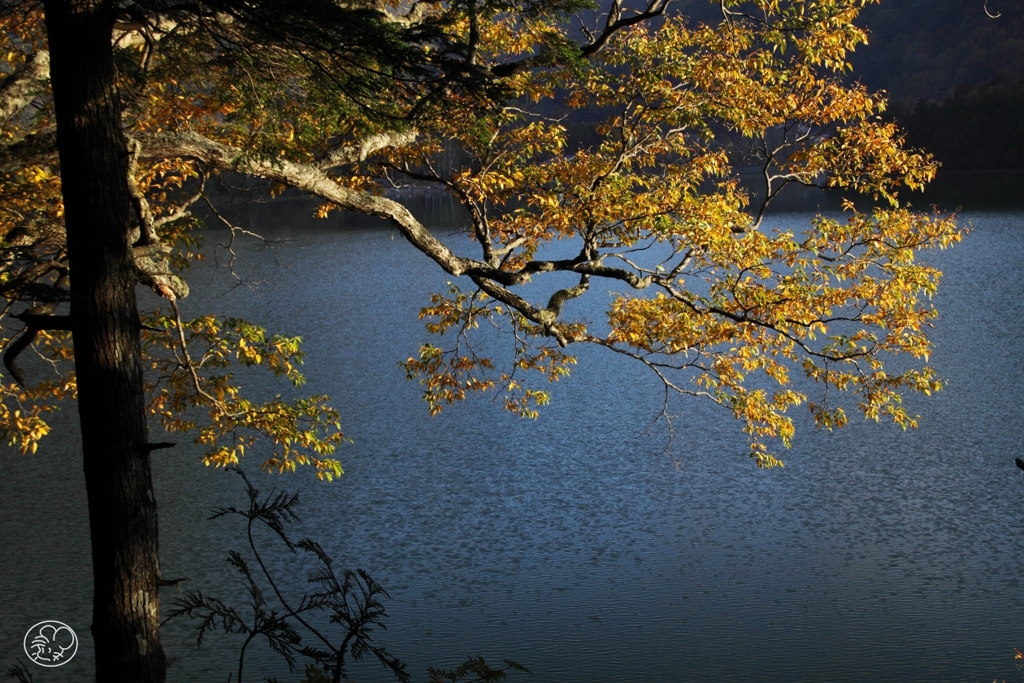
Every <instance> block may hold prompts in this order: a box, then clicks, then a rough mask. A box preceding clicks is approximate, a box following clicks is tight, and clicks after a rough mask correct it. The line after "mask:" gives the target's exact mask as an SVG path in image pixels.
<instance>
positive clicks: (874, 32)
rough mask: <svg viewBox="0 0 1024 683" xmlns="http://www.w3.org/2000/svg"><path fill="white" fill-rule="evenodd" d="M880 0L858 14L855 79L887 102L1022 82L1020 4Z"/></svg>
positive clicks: (1018, 0)
mask: <svg viewBox="0 0 1024 683" xmlns="http://www.w3.org/2000/svg"><path fill="white" fill-rule="evenodd" d="M988 9H989V11H990V12H992V13H993V14H995V13H1000V14H1001V16H1000V17H999V18H998V19H991V18H989V17H988V16H986V14H985V4H984V0H882V2H881V4H878V5H871V6H869V7H867V8H866V9H865V10H864V12H863V13H862V14H861V21H860V23H861V25H863V26H866V27H867V28H868V29H869V30H870V31H871V37H870V43H869V44H868V45H867V46H865V47H863V48H861V49H860V50H858V51H857V53H856V54H855V55H854V56H853V58H852V59H851V61H852V63H853V65H854V68H855V70H856V73H857V74H858V77H859V78H860V79H861V80H862V82H863V83H865V84H866V85H868V86H869V87H871V88H873V89H885V90H887V91H888V92H889V94H890V97H891V98H892V100H894V101H899V102H903V103H912V102H916V101H917V100H918V99H921V98H924V99H926V100H932V101H937V102H941V101H942V100H944V99H945V98H946V97H948V96H949V95H951V94H953V91H954V90H955V89H956V88H957V87H958V86H962V85H975V86H977V85H981V84H983V83H987V82H989V81H990V80H992V79H993V78H996V77H999V76H1002V77H1009V78H1010V79H1011V80H1016V81H1019V80H1022V79H1024V0H988Z"/></svg>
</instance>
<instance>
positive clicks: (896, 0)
mask: <svg viewBox="0 0 1024 683" xmlns="http://www.w3.org/2000/svg"><path fill="white" fill-rule="evenodd" d="M985 9H986V5H985V0H881V2H880V3H879V4H872V5H869V6H868V7H866V8H865V9H864V11H863V12H862V13H861V17H860V19H859V21H858V23H859V24H860V25H861V26H864V27H866V28H867V29H868V30H869V31H870V38H869V43H868V45H865V46H862V47H861V48H860V49H858V50H857V52H856V53H854V54H853V55H851V57H850V61H851V63H852V64H853V66H854V73H853V75H852V78H855V79H857V80H859V81H861V82H862V83H864V84H865V85H866V86H868V87H869V88H870V89H871V90H885V91H887V92H888V94H889V101H890V105H891V109H890V116H892V117H893V118H894V119H895V120H896V121H898V122H899V123H900V125H901V126H903V128H904V129H906V130H907V138H908V142H909V143H910V144H911V145H912V146H914V147H923V148H925V149H927V150H928V151H930V152H932V153H933V154H935V156H936V158H937V159H939V160H940V161H942V162H943V165H944V166H945V167H946V168H964V169H967V168H970V169H981V168H993V169H994V168H1021V167H1024V0H988V11H989V12H990V13H991V14H999V15H1000V16H999V17H998V18H995V19H993V18H991V17H990V16H988V15H987V14H986V11H985ZM680 11H681V12H682V13H684V14H686V15H687V16H689V17H691V18H692V19H693V20H694V21H703V22H708V23H712V22H715V23H717V22H718V21H720V20H721V13H720V11H719V10H718V7H717V4H716V3H713V2H709V1H708V0H684V2H682V5H681V8H680Z"/></svg>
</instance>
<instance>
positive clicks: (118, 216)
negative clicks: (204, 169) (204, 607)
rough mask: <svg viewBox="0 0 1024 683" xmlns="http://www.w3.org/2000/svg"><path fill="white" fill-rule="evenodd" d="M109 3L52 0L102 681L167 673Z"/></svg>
mask: <svg viewBox="0 0 1024 683" xmlns="http://www.w3.org/2000/svg"><path fill="white" fill-rule="evenodd" d="M112 5H113V3H111V2H109V0H107V1H104V0H45V2H44V6H45V10H46V28H47V33H48V37H49V47H50V58H51V65H50V74H51V81H52V84H53V94H54V103H55V107H56V115H57V147H58V150H59V152H60V165H61V182H62V184H63V195H64V209H65V221H66V225H67V248H68V260H69V262H70V268H71V317H72V327H73V332H72V334H73V339H74V348H75V371H76V374H77V378H78V411H79V416H80V419H81V423H82V447H83V455H84V469H85V482H86V491H87V495H88V500H89V528H90V533H91V536H92V563H93V586H94V596H93V623H92V635H93V640H94V643H95V650H96V680H97V681H98V683H107V682H108V681H109V682H111V683H151V682H161V681H163V680H164V678H165V668H166V661H165V658H164V653H163V650H162V648H161V647H160V634H159V626H160V614H159V611H160V597H159V579H160V565H159V559H158V555H157V550H158V543H157V514H156V503H155V501H154V499H153V482H152V477H151V472H150V463H149V449H148V448H147V443H148V433H147V432H148V430H147V426H146V411H145V393H144V387H143V377H142V353H141V346H140V340H139V329H140V328H139V315H138V310H137V308H136V303H135V285H136V281H137V276H136V273H135V268H134V263H133V260H132V256H131V250H130V249H131V245H130V244H129V242H128V240H129V234H130V227H131V213H130V196H129V193H128V187H127V182H126V173H127V166H128V159H127V143H126V140H125V136H124V132H123V130H122V128H121V103H120V99H119V97H118V93H117V89H116V83H115V69H114V62H113V51H112V48H111V31H112V28H113V19H114V14H113V12H114V8H113V6H112Z"/></svg>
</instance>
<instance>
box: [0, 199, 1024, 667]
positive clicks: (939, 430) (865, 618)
mask: <svg viewBox="0 0 1024 683" xmlns="http://www.w3.org/2000/svg"><path fill="white" fill-rule="evenodd" d="M415 208H416V210H417V211H419V212H421V215H422V216H423V217H424V220H426V221H428V222H433V223H435V224H439V223H445V224H451V223H452V216H453V215H455V214H451V213H450V211H451V207H449V206H448V205H446V204H445V202H444V201H442V200H436V199H430V200H426V199H424V200H419V201H418V203H416V204H415ZM246 212H248V215H247V216H242V217H241V218H240V220H245V221H248V223H249V224H250V225H252V226H253V227H259V228H261V229H263V230H264V231H266V232H267V233H268V234H270V235H272V236H273V237H275V238H288V241H285V242H282V243H279V244H276V245H274V246H272V247H270V248H262V247H259V248H257V246H254V245H248V246H243V247H242V248H241V250H240V254H239V257H240V258H239V260H238V262H237V264H236V265H237V274H238V275H239V276H240V277H241V278H242V281H243V282H245V283H246V284H247V285H249V286H242V287H239V286H235V285H236V284H237V281H236V280H235V278H234V277H233V276H232V274H231V273H229V272H228V271H227V270H225V269H224V268H220V269H217V268H214V267H213V265H212V263H208V264H207V265H204V266H199V267H197V269H196V271H195V272H194V273H193V275H192V277H191V282H192V285H193V296H192V297H190V298H189V299H188V300H187V301H185V302H184V303H183V305H184V306H185V311H184V312H185V313H186V314H198V313H200V312H207V311H211V310H212V311H216V312H220V313H223V314H233V315H243V316H245V317H247V318H249V319H250V320H253V321H254V322H259V323H261V324H265V325H267V326H268V328H270V329H272V330H275V331H280V332H287V333H289V334H298V335H301V336H302V337H303V340H304V348H305V350H306V353H307V363H306V368H305V369H306V372H307V375H308V378H309V384H308V385H307V387H306V389H305V391H306V392H308V393H314V392H324V393H329V394H330V395H331V396H332V397H333V398H334V400H335V403H336V405H337V407H338V408H339V409H340V411H341V414H342V416H343V424H344V427H345V433H346V435H347V436H349V437H351V438H352V439H353V441H354V443H353V444H351V445H348V446H346V447H344V448H343V449H342V450H341V452H340V457H341V459H342V461H343V463H344V466H345V469H346V474H345V475H344V477H342V479H341V480H340V482H336V483H334V484H322V483H317V482H314V481H312V480H311V477H310V476H309V475H308V473H303V472H300V473H298V474H296V475H290V476H285V477H277V476H269V475H260V474H258V473H257V472H256V470H257V467H258V463H259V457H258V455H256V456H252V457H251V458H250V459H249V461H248V462H247V463H245V466H246V467H247V470H248V471H249V472H250V474H251V475H252V476H253V478H254V479H255V480H257V481H258V482H259V486H260V487H261V488H263V489H264V490H269V489H270V488H271V487H274V486H278V487H283V488H285V489H288V490H297V491H299V492H300V493H301V497H302V507H301V508H300V513H301V514H302V516H303V521H302V523H301V524H300V525H299V526H298V528H297V530H296V535H298V536H302V535H308V536H312V537H314V538H316V539H317V540H319V541H320V542H321V543H322V544H323V545H324V547H325V548H326V549H327V550H328V552H330V553H331V554H332V555H333V556H334V557H335V558H336V559H337V561H338V563H339V565H340V566H352V567H355V566H361V567H364V568H366V569H367V570H369V571H370V572H371V573H372V574H373V575H374V577H375V578H376V579H377V580H378V581H380V582H381V583H382V584H383V585H384V586H385V587H386V588H388V590H389V591H390V593H391V596H392V600H391V601H390V602H389V603H388V611H389V614H390V618H389V620H388V630H387V631H386V632H383V633H381V634H380V635H379V639H378V640H379V642H380V643H382V644H386V645H387V646H388V647H389V649H390V650H392V651H393V652H395V653H396V654H398V655H399V656H401V657H402V658H403V659H404V660H406V661H407V662H408V664H409V669H410V671H411V672H412V673H413V674H414V680H420V681H422V680H426V678H427V677H426V673H425V672H426V667H427V666H444V667H451V666H455V665H456V664H458V663H459V662H461V661H462V660H464V659H465V657H466V656H467V655H471V654H479V655H483V656H485V657H486V658H487V659H488V661H492V660H493V661H494V662H497V661H499V660H500V659H501V658H511V659H514V660H516V661H518V662H520V663H522V664H524V665H526V666H528V667H530V668H531V669H532V670H533V672H534V674H535V677H534V678H533V679H530V680H536V681H557V682H559V683H576V682H578V683H584V682H585V683H605V682H607V683H611V682H613V681H615V682H618V681H642V682H651V683H654V682H660V681H695V682H696V681H737V682H746V681H749V682H765V683H768V682H774V681H850V682H853V681H858V682H864V681H872V682H873V681H879V682H881V681H893V682H896V681H901V682H902V681H928V682H929V683H932V682H939V681H964V682H968V681H970V682H979V683H980V682H984V683H988V682H989V681H992V680H993V679H998V680H1010V681H1013V680H1020V679H1021V674H1020V673H1019V672H1018V671H1017V669H1016V668H1015V667H1014V661H1013V647H1014V646H1022V647H1024V610H1022V604H1021V598H1022V597H1024V589H1022V586H1021V578H1022V571H1024V538H1022V533H1021V529H1022V521H1024V509H1022V504H1021V503H1022V502H1024V473H1022V472H1020V471H1019V470H1017V469H1016V468H1015V467H1014V464H1013V459H1014V457H1016V456H1018V455H1022V451H1024V448H1022V447H1021V441H1022V436H1024V434H1022V432H1024V427H1022V421H1021V418H1020V416H1021V415H1022V414H1024V389H1022V388H1021V377H1022V373H1021V369H1022V364H1024V359H1022V355H1021V351H1022V344H1021V339H1022V338H1024V303H1022V285H1021V282H1022V281H1024V272H1022V271H1024V215H1022V214H1016V213H1012V212H1008V211H997V212H973V213H971V212H968V213H965V214H964V216H963V220H964V222H965V224H966V223H968V222H969V223H970V224H972V226H973V229H972V233H971V235H970V236H969V237H968V238H967V240H966V241H965V242H964V243H963V244H962V245H961V246H959V247H957V248H956V249H954V250H952V251H949V252H941V253H935V254H929V255H928V256H927V258H928V260H929V261H930V262H933V263H935V264H936V265H938V266H939V267H941V268H942V269H943V270H944V271H945V272H946V276H945V278H944V280H943V285H942V289H941V292H940V294H939V295H938V297H937V298H936V304H937V306H938V307H939V309H940V311H941V312H942V315H941V318H940V320H939V321H938V323H937V325H936V329H935V330H934V339H935V354H934V356H933V358H932V360H933V363H934V365H935V366H936V367H937V368H938V371H939V373H940V375H941V376H942V377H944V378H945V379H946V382H947V389H946V391H944V392H942V393H941V394H939V395H937V396H934V397H931V398H917V397H915V398H913V399H912V400H911V401H910V404H911V407H912V408H913V410H914V411H916V412H918V413H920V415H921V429H919V430H917V431H913V432H907V433H904V432H902V431H901V430H899V429H896V428H894V427H892V426H886V425H876V424H874V423H861V422H855V423H854V424H852V425H851V426H850V427H849V428H848V429H846V430H843V431H840V432H836V433H822V432H815V431H813V430H810V429H807V428H806V427H807V425H806V420H804V421H802V424H801V427H803V428H802V429H801V430H800V432H799V434H798V437H797V441H796V446H795V447H794V448H793V449H792V450H791V451H789V452H785V453H783V454H782V455H783V459H784V460H785V461H786V467H785V468H784V469H781V470H774V471H767V472H766V471H760V470H757V469H756V468H755V467H754V466H753V464H752V463H751V462H750V461H749V460H748V459H747V457H746V442H745V440H744V437H743V435H742V433H741V432H740V429H739V425H738V424H737V423H735V422H734V421H733V420H732V419H731V418H730V417H729V416H728V415H726V414H724V413H723V412H722V411H721V410H720V409H718V408H715V407H713V406H711V405H709V404H703V403H700V402H695V401H693V400H680V401H676V402H673V403H672V404H671V406H670V412H671V413H672V414H673V415H675V418H674V424H675V427H676V431H677V433H676V439H675V442H674V444H673V445H672V449H671V451H670V452H668V453H666V451H665V446H666V433H665V431H664V428H663V427H662V426H659V425H656V426H655V427H654V428H653V429H652V430H651V432H650V433H647V431H646V428H647V425H648V424H649V423H650V422H651V420H652V419H653V418H654V417H655V416H656V415H657V413H658V411H659V410H660V408H661V400H662V395H661V393H660V389H659V385H658V383H657V382H656V381H655V379H654V378H652V377H651V376H650V375H649V373H646V372H645V371H643V369H641V368H638V367H636V366H634V365H631V364H630V363H629V362H626V361H624V360H623V359H620V358H617V357H612V356H611V355H610V354H605V353H599V352H597V351H596V350H583V351H582V352H581V353H580V365H579V366H578V367H577V368H576V369H575V370H574V372H573V376H572V377H571V378H570V379H569V380H566V381H563V382H562V383H560V384H558V385H556V386H555V387H553V391H552V405H550V406H548V407H547V408H545V409H543V410H542V413H541V417H540V419H539V420H537V421H535V422H532V421H525V422H524V421H520V420H518V419H517V418H515V417H513V416H511V415H508V414H506V413H504V412H502V411H501V409H500V405H498V404H495V403H492V402H491V401H490V400H488V399H484V400H474V401H470V402H468V403H466V404H463V405H458V406H454V407H451V408H446V409H445V411H444V412H443V413H442V414H441V415H440V416H437V417H433V418H431V417H430V416H429V415H428V413H427V409H426V406H425V404H423V403H422V401H421V400H420V398H419V393H420V390H419V387H418V386H417V385H416V384H415V383H410V382H407V381H406V380H405V378H404V371H403V370H402V369H401V368H400V367H399V366H398V363H399V361H401V360H404V359H405V358H407V357H408V356H410V355H413V354H414V353H415V352H416V349H417V347H418V345H419V344H420V343H421V342H423V341H427V340H428V339H429V337H428V335H426V333H425V332H424V331H423V328H422V323H421V322H420V321H418V320H417V319H416V313H417V311H418V310H419V308H420V307H421V306H423V305H424V304H425V302H426V300H427V295H428V293H429V292H431V291H437V290H441V289H444V287H445V282H446V279H448V278H446V277H445V276H444V274H443V273H440V271H439V270H438V269H436V267H434V266H432V265H431V264H430V263H429V262H428V261H427V260H426V259H425V258H424V257H422V256H421V255H420V254H418V253H417V252H415V251H414V250H413V249H412V248H411V247H410V246H409V245H407V244H406V243H405V242H403V241H402V240H401V238H400V236H398V235H397V234H395V233H393V232H392V231H391V230H390V229H388V228H387V226H384V225H380V224H376V223H372V222H368V221H366V220H365V219H361V218H358V217H352V216H335V217H334V218H332V219H330V220H329V221H327V222H326V223H324V222H313V221H312V220H310V219H307V216H308V212H309V205H308V204H304V203H302V202H285V203H278V204H274V205H272V206H269V207H266V206H253V207H247V208H246ZM808 218H809V215H808V214H805V213H803V214H801V213H793V214H784V213H782V214H775V215H774V216H773V217H772V220H774V221H782V222H791V223H793V224H794V225H799V224H801V223H805V222H806V221H807V220H808ZM219 238H222V235H221V234H220V233H213V232H211V234H210V236H209V238H208V249H210V250H211V252H210V253H211V254H212V245H213V243H214V242H216V241H217V239H219ZM446 239H448V240H449V241H450V242H451V243H452V244H455V245H458V244H460V241H461V240H463V239H464V238H463V237H462V236H461V235H459V234H458V233H455V232H452V233H450V234H448V235H447V237H446ZM595 290H596V291H597V292H598V293H600V292H602V291H603V290H602V289H600V285H599V286H598V287H595ZM601 303H602V297H601V296H600V295H599V296H596V297H594V301H593V303H592V304H582V305H578V307H577V309H575V310H574V311H572V312H573V313H574V314H577V315H580V316H583V317H588V318H590V319H599V316H600V305H601ZM588 306H590V308H588ZM249 381H250V382H251V384H252V386H251V388H252V389H253V390H254V391H256V392H269V391H285V390H286V388H285V387H283V386H281V387H276V385H271V384H267V385H265V386H264V385H263V384H261V383H259V382H257V381H256V380H249ZM261 381H262V380H260V382H261ZM64 412H65V414H64V415H63V416H61V418H60V419H59V420H58V421H57V422H58V426H59V427H60V434H59V435H58V436H55V437H53V438H52V439H50V440H49V441H48V443H46V445H45V446H44V447H43V448H41V449H40V453H39V454H38V455H36V456H32V457H21V456H18V455H17V454H15V453H13V452H11V453H6V454H5V455H4V456H3V457H4V458H5V460H4V472H5V474H4V481H5V486H4V495H3V496H0V519H2V520H3V522H2V523H0V540H2V542H3V545H4V548H5V550H4V552H3V553H2V554H0V596H3V597H2V599H0V662H2V663H4V664H5V665H7V664H9V663H11V662H12V661H13V659H15V658H17V657H18V656H19V655H21V658H22V659H23V660H24V659H25V657H24V656H23V655H22V653H21V652H20V649H21V637H22V635H23V634H24V632H25V630H26V629H27V628H28V627H29V626H31V625H32V624H34V623H36V622H37V621H41V620H43V619H59V620H61V621H64V622H66V623H68V624H70V625H71V626H73V627H74V628H75V629H76V631H77V632H78V634H79V636H80V638H81V639H82V649H81V650H80V652H79V655H78V656H77V657H76V658H75V660H74V661H73V662H71V663H70V664H68V665H66V666H64V667H61V668H60V669H56V670H52V671H44V670H42V669H38V668H36V669H34V670H33V673H34V674H35V675H36V679H35V680H36V681H41V682H45V681H58V680H87V679H89V678H90V672H91V666H92V661H91V656H90V653H89V649H90V645H91V643H90V640H89V636H88V623H89V610H90V607H89V590H90V581H91V577H90V576H89V554H88V552H89V551H88V540H87V521H86V519H85V509H86V508H85V501H84V497H83V494H82V483H81V481H82V480H81V471H80V464H79V461H78V458H77V455H76V447H77V442H76V437H75V435H74V426H73V423H74V413H73V410H65V411H64ZM197 460H198V451H196V450H194V449H191V448H188V447H179V448H176V449H172V450H170V451H162V452H160V453H159V454H158V455H156V456H155V467H156V478H157V497H158V502H159V503H160V505H161V511H160V514H161V533H162V539H161V555H162V563H163V571H164V575H165V576H168V577H172V578H173V577H179V576H187V577H188V579H189V580H188V581H187V582H186V583H185V587H186V588H188V589H191V590H196V589H201V590H202V591H203V592H204V593H207V594H211V595H216V596H218V597H223V598H225V599H228V598H230V599H233V600H238V602H239V604H240V605H244V601H242V600H240V596H241V586H240V584H239V582H238V579H237V575H235V574H233V573H231V572H230V570H229V568H228V566H227V564H226V562H225V561H224V556H225V555H226V552H227V550H228V549H229V548H237V549H242V547H243V530H242V528H241V527H240V526H239V525H238V524H237V523H236V522H234V521H230V520H219V521H214V522H209V521H206V516H207V515H208V511H209V509H210V508H211V507H214V506H216V505H223V504H226V503H234V504H243V503H244V495H243V492H242V489H241V488H240V486H239V482H238V481H237V477H236V476H235V475H232V474H230V473H225V472H222V471H219V470H215V469H207V468H203V467H202V466H201V465H200V464H198V462H197ZM261 543H263V544H265V545H264V546H263V547H265V548H267V551H266V552H267V554H268V557H270V558H271V562H272V565H273V567H274V570H275V572H277V573H278V574H279V575H280V576H282V577H286V578H285V579H284V582H285V583H286V584H287V585H288V586H289V589H290V590H293V591H301V590H303V589H304V588H305V586H304V584H303V578H304V572H305V568H306V565H304V564H302V562H301V561H300V560H299V559H296V558H295V557H293V556H291V555H290V554H288V553H287V552H281V551H280V549H279V548H278V547H277V546H274V545H273V543H272V539H271V538H270V537H269V536H268V537H265V538H262V539H261ZM175 595H176V594H175V592H174V590H173V589H168V590H166V593H165V602H166V600H167V599H169V598H173V597H174V596H175ZM193 626H194V625H193V624H188V623H186V622H180V623H175V622H172V623H171V625H169V626H168V627H167V628H166V629H165V633H164V647H165V649H166V650H167V652H168V654H169V655H171V656H173V657H177V658H179V659H178V661H176V662H175V664H174V665H173V666H172V667H171V669H170V672H169V676H170V680H172V681H182V682H184V681H224V680H227V677H228V674H229V672H231V671H232V670H233V669H234V661H233V658H234V657H235V652H234V648H235V646H236V645H237V643H238V641H237V639H235V638H231V637H228V638H225V637H223V636H220V635H213V636H209V637H208V639H207V641H206V643H205V644H204V646H203V648H202V649H200V650H196V649H195V648H194V645H193V640H194V637H193V636H192V635H191V629H192V628H193ZM247 670H249V671H251V672H254V673H255V672H257V671H258V672H259V673H260V674H261V675H281V676H282V678H284V679H285V680H293V681H298V680H301V678H302V677H301V675H300V674H299V672H295V673H292V674H291V675H290V677H289V676H288V674H287V669H286V668H282V667H281V665H280V664H279V662H278V661H277V660H275V659H273V658H272V657H271V656H270V655H267V654H265V653H264V652H263V649H261V650H260V651H259V652H256V653H255V655H254V657H253V658H252V659H251V660H250V661H249V663H248V664H247ZM353 671H354V674H355V677H356V679H357V680H359V681H369V680H380V681H384V680H388V676H387V674H386V672H385V671H384V670H383V669H381V668H379V667H375V666H369V667H365V668H357V669H354V670H353ZM527 678H528V677H524V678H523V679H522V680H527ZM251 680H258V679H257V678H253V679H251Z"/></svg>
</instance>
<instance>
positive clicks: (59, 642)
mask: <svg viewBox="0 0 1024 683" xmlns="http://www.w3.org/2000/svg"><path fill="white" fill-rule="evenodd" d="M24 646H25V654H27V655H28V658H29V659H31V660H32V661H33V662H35V663H36V664H38V665H39V666H61V665H62V664H67V663H68V662H70V661H71V658H72V657H74V656H75V654H76V653H77V652H78V636H77V635H75V632H74V631H73V630H71V627H70V626H68V625H67V624H64V623H61V622H59V621H53V620H49V621H40V622H39V623H38V624H36V625H35V626H33V627H32V628H30V629H29V630H28V633H26V634H25V641H24Z"/></svg>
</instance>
